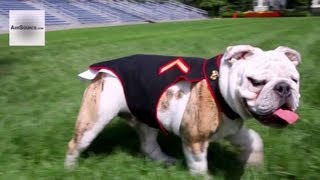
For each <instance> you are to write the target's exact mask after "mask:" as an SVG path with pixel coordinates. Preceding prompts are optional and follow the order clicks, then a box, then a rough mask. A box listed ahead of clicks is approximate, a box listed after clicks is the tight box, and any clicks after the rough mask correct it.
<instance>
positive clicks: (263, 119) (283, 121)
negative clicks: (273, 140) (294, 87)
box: [250, 104, 299, 128]
mask: <svg viewBox="0 0 320 180" xmlns="http://www.w3.org/2000/svg"><path fill="white" fill-rule="evenodd" d="M250 112H251V111H250ZM251 114H252V115H253V117H254V118H256V119H257V120H258V121H259V122H260V123H262V124H263V125H266V126H270V127H275V128H283V127H286V126H287V125H290V124H293V123H295V122H296V121H297V120H298V119H299V115H298V114H297V113H296V112H294V111H293V110H292V108H290V107H289V106H288V105H287V104H284V105H282V106H281V107H279V108H278V109H276V110H275V111H273V112H271V113H268V114H266V115H260V114H257V113H255V112H251Z"/></svg>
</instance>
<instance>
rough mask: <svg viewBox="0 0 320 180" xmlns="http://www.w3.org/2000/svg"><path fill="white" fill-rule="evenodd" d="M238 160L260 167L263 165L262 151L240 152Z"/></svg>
mask: <svg viewBox="0 0 320 180" xmlns="http://www.w3.org/2000/svg"><path fill="white" fill-rule="evenodd" d="M239 160H240V161H241V162H242V163H243V164H244V165H248V166H255V167H262V166H263V152H251V153H242V154H240V156H239Z"/></svg>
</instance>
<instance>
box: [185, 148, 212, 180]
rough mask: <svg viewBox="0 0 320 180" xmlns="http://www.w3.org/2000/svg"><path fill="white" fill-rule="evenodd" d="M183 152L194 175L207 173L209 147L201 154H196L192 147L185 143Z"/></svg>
mask: <svg viewBox="0 0 320 180" xmlns="http://www.w3.org/2000/svg"><path fill="white" fill-rule="evenodd" d="M183 152H184V156H185V158H186V161H187V164H188V167H189V171H190V172H191V173H192V174H194V175H206V174H207V171H208V162H207V152H208V150H207V148H204V151H203V152H202V153H199V154H194V153H193V152H192V150H191V148H190V147H188V146H186V145H185V144H183Z"/></svg>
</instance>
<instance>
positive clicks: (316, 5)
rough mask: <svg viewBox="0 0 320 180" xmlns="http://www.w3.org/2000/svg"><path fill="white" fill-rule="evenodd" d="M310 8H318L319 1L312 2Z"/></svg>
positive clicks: (313, 0)
mask: <svg viewBox="0 0 320 180" xmlns="http://www.w3.org/2000/svg"><path fill="white" fill-rule="evenodd" d="M311 8H320V0H312V4H311Z"/></svg>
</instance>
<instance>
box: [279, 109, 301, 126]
mask: <svg viewBox="0 0 320 180" xmlns="http://www.w3.org/2000/svg"><path fill="white" fill-rule="evenodd" d="M273 114H274V115H276V116H278V117H279V118H281V119H282V120H284V121H286V122H287V123H288V124H293V123H294V122H296V121H297V120H298V119H299V116H298V114H296V113H295V112H293V111H289V110H284V109H278V110H276V111H275V112H274V113H273Z"/></svg>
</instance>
